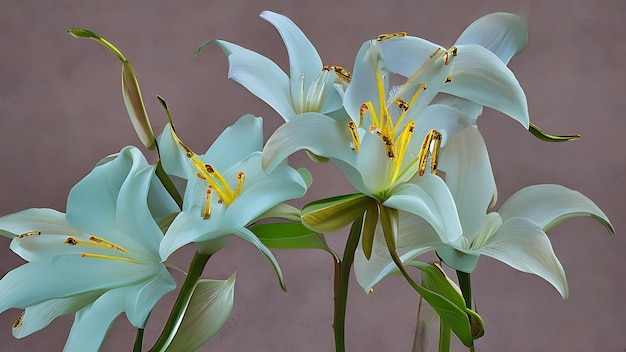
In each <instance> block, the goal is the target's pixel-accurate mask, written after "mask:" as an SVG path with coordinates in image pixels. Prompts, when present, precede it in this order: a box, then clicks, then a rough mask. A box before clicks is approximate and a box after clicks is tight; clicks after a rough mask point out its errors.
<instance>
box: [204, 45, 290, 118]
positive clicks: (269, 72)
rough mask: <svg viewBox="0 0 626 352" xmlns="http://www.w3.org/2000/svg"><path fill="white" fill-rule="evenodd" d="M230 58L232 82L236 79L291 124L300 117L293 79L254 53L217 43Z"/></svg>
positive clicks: (229, 75)
mask: <svg viewBox="0 0 626 352" xmlns="http://www.w3.org/2000/svg"><path fill="white" fill-rule="evenodd" d="M215 42H216V43H217V44H218V45H219V47H220V48H221V49H222V51H224V54H226V55H227V56H228V63H229V68H228V78H232V79H233V80H235V81H237V82H238V83H239V84H241V85H242V86H244V87H246V89H248V90H249V91H250V93H252V94H254V95H256V96H257V97H259V98H260V99H261V100H263V101H264V102H266V103H267V104H268V105H269V106H271V107H272V108H273V109H274V110H276V112H278V113H279V114H280V116H282V117H283V119H285V121H288V120H289V119H291V118H292V117H293V116H295V115H296V112H295V111H294V108H293V105H292V101H291V92H290V88H289V86H290V84H289V77H287V74H285V72H283V70H281V69H280V67H278V65H276V64H275V63H274V62H272V61H271V60H270V59H268V58H266V57H265V56H262V55H259V54H257V53H255V52H254V51H251V50H248V49H245V48H242V47H240V46H239V45H236V44H232V43H229V42H226V41H223V40H217V41H215Z"/></svg>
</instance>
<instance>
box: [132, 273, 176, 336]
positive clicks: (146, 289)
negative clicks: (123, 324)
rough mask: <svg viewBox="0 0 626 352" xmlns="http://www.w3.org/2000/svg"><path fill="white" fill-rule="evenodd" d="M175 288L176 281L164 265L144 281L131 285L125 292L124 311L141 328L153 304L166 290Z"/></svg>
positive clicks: (134, 324)
mask: <svg viewBox="0 0 626 352" xmlns="http://www.w3.org/2000/svg"><path fill="white" fill-rule="evenodd" d="M175 288H176V282H175V281H174V279H173V278H172V276H171V275H170V274H169V272H168V271H167V269H166V268H165V266H161V271H160V272H159V273H158V274H156V275H155V276H153V277H152V278H150V280H148V281H147V282H145V283H141V284H139V285H135V286H134V287H131V288H130V290H129V291H128V293H127V294H126V301H125V302H126V303H125V308H124V312H125V313H126V317H128V320H129V321H130V323H131V324H133V326H134V327H136V328H140V329H143V328H144V327H145V326H146V321H147V320H148V315H150V312H151V311H152V308H154V305H155V304H156V303H157V302H158V301H159V300H160V299H161V298H162V297H163V296H164V295H165V294H166V293H168V292H170V291H172V290H173V289H175Z"/></svg>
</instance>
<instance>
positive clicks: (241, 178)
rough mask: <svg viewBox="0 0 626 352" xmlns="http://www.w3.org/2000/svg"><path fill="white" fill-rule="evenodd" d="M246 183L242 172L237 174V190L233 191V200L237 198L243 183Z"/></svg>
mask: <svg viewBox="0 0 626 352" xmlns="http://www.w3.org/2000/svg"><path fill="white" fill-rule="evenodd" d="M245 181H246V174H245V173H244V172H243V171H239V173H237V188H236V189H235V198H237V197H239V195H240V194H241V190H242V189H243V183H244V182H245Z"/></svg>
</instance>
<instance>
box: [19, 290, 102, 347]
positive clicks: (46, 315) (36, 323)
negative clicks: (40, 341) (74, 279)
mask: <svg viewBox="0 0 626 352" xmlns="http://www.w3.org/2000/svg"><path fill="white" fill-rule="evenodd" d="M101 294H102V293H101V292H98V291H96V292H86V293H83V294H78V295H74V296H70V297H63V298H56V299H51V300H48V301H45V302H42V303H39V304H37V305H34V306H32V307H28V308H26V309H25V311H24V315H23V316H22V317H21V318H20V321H21V324H19V326H17V327H14V328H13V336H15V337H16V338H18V339H21V338H23V337H26V336H28V335H30V334H32V333H34V332H37V331H39V330H41V329H43V328H45V327H47V326H48V325H49V324H50V322H52V320H54V319H55V318H57V317H59V316H61V315H64V314H68V313H73V312H77V311H79V310H81V309H83V308H84V307H85V306H87V305H88V304H91V303H92V302H93V301H95V300H96V299H97V298H98V296H100V295H101Z"/></svg>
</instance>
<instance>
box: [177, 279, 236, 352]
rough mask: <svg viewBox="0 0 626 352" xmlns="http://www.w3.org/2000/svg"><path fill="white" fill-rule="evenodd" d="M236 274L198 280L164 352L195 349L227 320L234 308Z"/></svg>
mask: <svg viewBox="0 0 626 352" xmlns="http://www.w3.org/2000/svg"><path fill="white" fill-rule="evenodd" d="M234 292H235V274H233V275H232V276H231V277H230V278H229V279H228V280H207V279H203V280H198V283H197V284H196V287H195V288H194V292H193V294H192V296H191V301H190V302H189V306H188V308H187V310H186V311H185V315H184V316H183V320H182V322H181V324H180V327H179V329H178V332H177V333H176V335H175V336H174V339H173V340H172V343H171V344H170V345H169V347H168V348H167V350H166V351H172V352H174V351H195V350H197V349H198V348H200V347H201V346H202V345H203V344H205V343H206V342H207V341H208V340H209V339H210V338H211V337H213V336H214V335H215V334H216V333H217V332H218V331H219V329H220V328H221V327H222V326H223V325H224V324H225V323H226V321H228V318H229V317H230V313H231V312H232V309H233V300H234Z"/></svg>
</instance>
